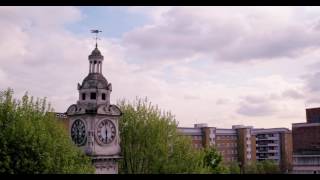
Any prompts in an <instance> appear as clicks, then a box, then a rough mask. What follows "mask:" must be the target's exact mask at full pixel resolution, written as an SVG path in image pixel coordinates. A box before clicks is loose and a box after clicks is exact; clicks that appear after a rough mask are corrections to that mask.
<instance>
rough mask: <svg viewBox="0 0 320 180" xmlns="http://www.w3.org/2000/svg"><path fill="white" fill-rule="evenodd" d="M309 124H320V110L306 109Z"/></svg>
mask: <svg viewBox="0 0 320 180" xmlns="http://www.w3.org/2000/svg"><path fill="white" fill-rule="evenodd" d="M306 117H307V123H320V108H312V109H306Z"/></svg>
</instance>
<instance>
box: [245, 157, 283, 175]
mask: <svg viewBox="0 0 320 180" xmlns="http://www.w3.org/2000/svg"><path fill="white" fill-rule="evenodd" d="M244 171H245V173H246V174H279V173H281V171H280V168H279V165H278V164H277V163H276V162H275V161H272V160H264V161H258V162H256V163H251V164H249V165H246V166H245V169H244Z"/></svg>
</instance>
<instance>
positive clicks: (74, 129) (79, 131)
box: [71, 119, 87, 146]
mask: <svg viewBox="0 0 320 180" xmlns="http://www.w3.org/2000/svg"><path fill="white" fill-rule="evenodd" d="M71 138H72V140H73V142H74V143H75V144H76V145H78V146H82V145H84V144H85V142H86V140H87V137H86V126H85V124H84V122H83V121H81V120H80V119H77V120H75V121H74V122H73V124H72V126H71Z"/></svg>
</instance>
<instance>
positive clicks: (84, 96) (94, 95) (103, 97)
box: [82, 92, 106, 100]
mask: <svg viewBox="0 0 320 180" xmlns="http://www.w3.org/2000/svg"><path fill="white" fill-rule="evenodd" d="M90 99H91V100H94V99H97V93H95V92H92V93H90ZM101 99H102V100H106V94H105V93H102V94H101ZM82 100H86V93H82Z"/></svg>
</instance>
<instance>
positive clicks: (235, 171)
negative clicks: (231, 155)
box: [228, 161, 241, 174]
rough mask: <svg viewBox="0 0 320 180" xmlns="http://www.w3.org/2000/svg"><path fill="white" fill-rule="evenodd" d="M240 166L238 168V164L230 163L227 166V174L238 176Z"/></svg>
mask: <svg viewBox="0 0 320 180" xmlns="http://www.w3.org/2000/svg"><path fill="white" fill-rule="evenodd" d="M240 172H241V171H240V166H239V163H238V162H236V161H234V162H231V163H230V164H229V166H228V173H229V174H240Z"/></svg>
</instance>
